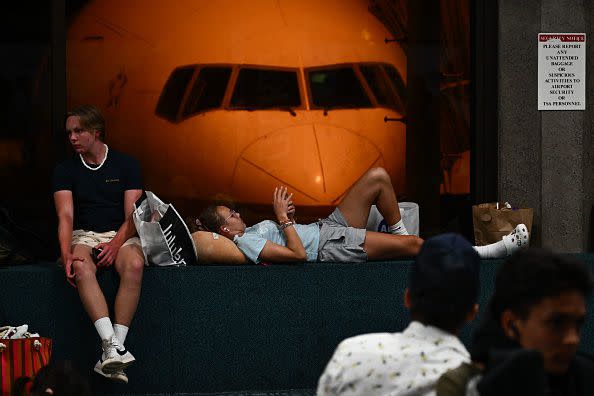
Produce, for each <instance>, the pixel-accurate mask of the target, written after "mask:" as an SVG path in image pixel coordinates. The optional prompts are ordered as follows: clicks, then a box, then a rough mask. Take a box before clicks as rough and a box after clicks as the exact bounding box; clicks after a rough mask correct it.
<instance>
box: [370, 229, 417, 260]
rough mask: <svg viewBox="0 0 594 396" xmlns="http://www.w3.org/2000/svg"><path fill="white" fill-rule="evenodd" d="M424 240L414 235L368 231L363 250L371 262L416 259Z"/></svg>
mask: <svg viewBox="0 0 594 396" xmlns="http://www.w3.org/2000/svg"><path fill="white" fill-rule="evenodd" d="M422 245H423V239H421V238H419V237H417V236H414V235H391V234H384V233H381V232H373V231H367V232H366V233H365V243H363V249H365V251H366V252H367V257H368V258H369V259H370V260H380V259H384V260H387V259H394V258H397V257H414V256H416V255H417V254H419V251H420V250H421V246H422Z"/></svg>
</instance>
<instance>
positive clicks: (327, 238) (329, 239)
mask: <svg viewBox="0 0 594 396" xmlns="http://www.w3.org/2000/svg"><path fill="white" fill-rule="evenodd" d="M319 225H320V244H319V246H318V261H333V262H339V263H341V262H361V261H367V252H366V251H365V249H363V246H362V245H363V243H364V242H365V232H366V231H365V230H364V229H361V228H354V227H349V224H348V223H347V221H346V219H345V218H344V216H343V215H342V213H341V212H340V210H339V209H338V208H336V209H334V212H332V214H330V216H328V217H326V218H325V219H321V220H320V222H319Z"/></svg>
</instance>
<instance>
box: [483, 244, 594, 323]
mask: <svg viewBox="0 0 594 396" xmlns="http://www.w3.org/2000/svg"><path fill="white" fill-rule="evenodd" d="M567 291H576V292H579V293H580V294H582V295H583V296H584V297H585V298H587V297H588V295H589V294H590V292H591V291H592V274H591V273H590V270H589V269H588V268H587V267H586V266H585V265H584V264H583V263H582V262H580V261H579V260H576V259H574V258H573V257H570V256H567V255H560V254H556V253H553V252H551V251H548V250H545V249H525V250H520V251H518V252H517V253H515V254H514V255H513V256H511V257H510V258H509V259H507V261H506V262H505V263H504V264H503V265H502V266H501V268H500V269H499V272H498V274H497V279H496V281H495V292H494V294H493V298H492V300H491V304H490V309H491V311H492V314H493V316H494V317H495V319H497V320H499V318H501V314H502V313H503V312H504V311H505V310H508V309H509V310H511V311H512V312H514V313H515V314H516V315H519V316H520V317H523V318H526V317H527V316H528V314H529V313H530V310H531V309H532V307H534V306H535V305H537V304H538V303H540V302H541V301H542V300H544V299H545V298H547V297H556V296H559V295H560V294H562V293H564V292H567Z"/></svg>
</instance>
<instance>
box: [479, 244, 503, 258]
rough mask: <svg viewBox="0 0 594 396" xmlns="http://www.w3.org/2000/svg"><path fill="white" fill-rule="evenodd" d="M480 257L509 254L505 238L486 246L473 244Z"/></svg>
mask: <svg viewBox="0 0 594 396" xmlns="http://www.w3.org/2000/svg"><path fill="white" fill-rule="evenodd" d="M473 247H474V250H476V252H477V253H478V255H479V256H480V258H502V257H506V256H507V250H506V249H505V245H504V243H503V240H501V241H499V242H495V243H491V244H489V245H485V246H473Z"/></svg>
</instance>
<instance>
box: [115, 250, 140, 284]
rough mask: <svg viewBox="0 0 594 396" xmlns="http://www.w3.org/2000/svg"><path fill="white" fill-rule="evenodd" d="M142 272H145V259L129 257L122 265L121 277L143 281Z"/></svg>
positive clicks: (134, 256)
mask: <svg viewBox="0 0 594 396" xmlns="http://www.w3.org/2000/svg"><path fill="white" fill-rule="evenodd" d="M142 271H144V258H143V257H142V256H138V255H133V256H130V257H127V259H126V260H125V261H124V262H123V263H122V267H121V271H120V276H125V277H127V278H132V279H139V280H140V279H142Z"/></svg>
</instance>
